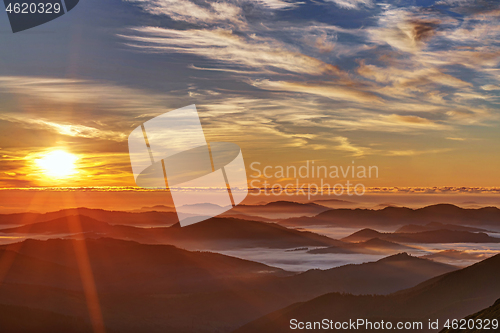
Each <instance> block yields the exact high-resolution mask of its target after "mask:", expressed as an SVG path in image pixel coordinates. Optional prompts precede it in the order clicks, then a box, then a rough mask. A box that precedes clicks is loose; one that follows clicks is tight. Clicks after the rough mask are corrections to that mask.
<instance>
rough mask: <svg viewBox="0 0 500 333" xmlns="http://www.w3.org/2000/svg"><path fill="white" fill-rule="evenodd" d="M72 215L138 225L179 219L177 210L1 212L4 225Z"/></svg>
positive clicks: (77, 209) (72, 209) (165, 222)
mask: <svg viewBox="0 0 500 333" xmlns="http://www.w3.org/2000/svg"><path fill="white" fill-rule="evenodd" d="M72 215H83V216H87V217H91V218H93V219H96V220H98V221H101V222H106V223H109V224H119V225H127V226H136V227H152V226H160V227H165V226H170V225H173V224H175V223H177V222H178V221H179V219H178V217H177V213H175V212H156V211H149V212H123V211H109V210H104V209H91V208H71V209H63V210H59V211H56V212H50V213H45V214H41V213H15V214H0V227H1V226H2V225H9V226H10V225H26V224H32V223H37V222H46V221H51V220H55V219H58V218H64V217H67V216H72Z"/></svg>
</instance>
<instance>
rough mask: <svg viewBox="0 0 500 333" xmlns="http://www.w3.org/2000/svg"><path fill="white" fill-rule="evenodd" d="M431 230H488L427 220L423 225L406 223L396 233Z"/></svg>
mask: <svg viewBox="0 0 500 333" xmlns="http://www.w3.org/2000/svg"><path fill="white" fill-rule="evenodd" d="M432 230H454V231H469V232H488V230H485V229H481V228H472V227H465V226H461V225H455V224H443V223H439V222H429V223H427V224H425V225H416V224H408V225H405V226H402V227H401V228H399V229H398V230H396V231H395V232H396V233H415V232H422V231H432Z"/></svg>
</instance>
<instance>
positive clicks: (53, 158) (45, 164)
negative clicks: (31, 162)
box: [35, 150, 78, 178]
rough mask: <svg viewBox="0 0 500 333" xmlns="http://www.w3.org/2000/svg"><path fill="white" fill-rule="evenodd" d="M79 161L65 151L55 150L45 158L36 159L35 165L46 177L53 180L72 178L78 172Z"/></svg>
mask: <svg viewBox="0 0 500 333" xmlns="http://www.w3.org/2000/svg"><path fill="white" fill-rule="evenodd" d="M77 160H78V157H76V156H75V155H73V154H70V153H67V152H65V151H63V150H54V151H51V152H50V153H47V154H46V155H45V156H44V157H42V158H39V159H36V160H35V163H36V164H37V165H38V167H39V168H41V169H42V170H43V172H44V174H45V175H46V176H49V177H52V178H64V177H68V176H71V175H73V174H75V173H78V171H77V170H76V168H75V162H76V161H77Z"/></svg>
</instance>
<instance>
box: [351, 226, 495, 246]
mask: <svg viewBox="0 0 500 333" xmlns="http://www.w3.org/2000/svg"><path fill="white" fill-rule="evenodd" d="M375 237H377V238H380V239H382V240H387V241H391V242H396V243H500V238H497V237H491V236H489V235H487V234H485V233H482V232H477V233H475V232H469V231H456V230H447V229H440V230H431V231H422V232H414V233H402V232H400V233H381V232H378V231H376V230H373V229H363V230H360V231H357V232H355V233H353V234H352V235H349V236H347V237H344V238H342V239H341V240H342V241H344V242H363V241H367V240H370V239H372V238H375Z"/></svg>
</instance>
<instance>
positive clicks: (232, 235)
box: [168, 218, 341, 248]
mask: <svg viewBox="0 0 500 333" xmlns="http://www.w3.org/2000/svg"><path fill="white" fill-rule="evenodd" d="M168 234H169V236H170V237H171V239H172V240H173V241H175V240H178V241H182V242H183V243H189V244H190V246H192V247H196V246H197V244H198V246H204V247H207V248H223V247H224V248H231V247H271V248H296V247H303V246H330V245H335V244H338V243H341V242H340V241H338V240H334V239H331V238H328V237H326V236H321V235H318V234H315V233H312V232H309V231H299V230H295V229H288V228H285V227H283V226H280V225H278V224H276V223H264V222H257V221H248V220H239V219H234V218H211V219H208V220H205V221H202V222H200V223H196V224H192V225H189V226H187V227H183V228H180V227H177V226H175V225H174V226H172V227H171V228H168ZM200 248H203V247H200Z"/></svg>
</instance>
